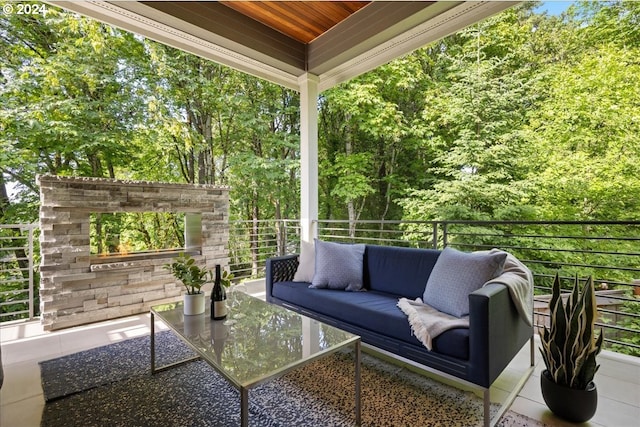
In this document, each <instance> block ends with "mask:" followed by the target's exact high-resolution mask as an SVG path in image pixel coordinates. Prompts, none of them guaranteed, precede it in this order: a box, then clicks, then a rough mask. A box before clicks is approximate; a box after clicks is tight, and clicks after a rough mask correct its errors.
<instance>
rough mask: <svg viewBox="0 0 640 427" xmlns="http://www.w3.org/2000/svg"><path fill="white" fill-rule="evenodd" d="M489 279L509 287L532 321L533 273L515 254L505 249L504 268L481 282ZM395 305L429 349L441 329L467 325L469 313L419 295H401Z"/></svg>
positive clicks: (492, 251) (526, 318)
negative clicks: (458, 313)
mask: <svg viewBox="0 0 640 427" xmlns="http://www.w3.org/2000/svg"><path fill="white" fill-rule="evenodd" d="M485 252H489V253H495V252H501V251H500V250H498V249H492V250H490V251H485ZM491 283H498V284H502V285H505V286H506V287H507V289H509V295H510V296H511V300H512V301H513V303H514V304H515V306H516V308H517V310H518V313H519V314H520V316H521V317H522V319H523V320H524V321H525V322H526V323H527V324H528V325H532V324H533V322H532V320H533V274H532V273H531V271H530V270H529V269H528V268H527V267H526V266H525V265H524V264H523V263H521V262H520V261H519V260H518V259H517V258H516V257H514V256H513V255H511V254H510V253H508V252H507V258H506V260H505V262H504V269H503V272H502V274H501V275H500V276H498V277H496V278H495V279H491V280H489V281H488V282H487V283H485V284H484V285H483V286H486V285H489V284H491ZM397 305H398V308H400V310H402V311H403V312H404V314H406V315H407V316H408V317H409V324H410V325H411V330H412V332H413V335H415V337H416V338H418V340H420V342H421V343H422V344H423V345H424V346H425V347H426V348H427V349H429V350H431V346H432V341H433V340H434V339H435V338H436V337H437V336H438V335H440V334H441V333H443V332H445V331H447V330H449V329H453V328H460V327H467V328H468V327H469V316H465V317H462V318H458V317H455V316H451V315H449V314H446V313H442V312H441V311H438V310H436V309H435V308H433V307H431V306H430V305H428V304H425V303H424V302H422V299H420V298H416V300H415V301H411V300H409V299H407V298H400V300H399V301H398V304H397Z"/></svg>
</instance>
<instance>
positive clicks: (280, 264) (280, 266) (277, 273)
mask: <svg viewBox="0 0 640 427" xmlns="http://www.w3.org/2000/svg"><path fill="white" fill-rule="evenodd" d="M297 269H298V255H297V254H293V255H285V256H281V257H274V258H269V259H267V263H266V271H265V276H266V277H265V285H266V292H267V301H271V291H272V289H273V284H274V283H277V282H290V281H292V280H293V276H294V275H295V274H296V270H297Z"/></svg>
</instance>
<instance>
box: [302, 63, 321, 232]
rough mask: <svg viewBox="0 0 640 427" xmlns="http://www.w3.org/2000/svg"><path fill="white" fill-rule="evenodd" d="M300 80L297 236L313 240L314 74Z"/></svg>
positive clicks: (315, 211) (315, 197) (315, 166)
mask: <svg viewBox="0 0 640 427" xmlns="http://www.w3.org/2000/svg"><path fill="white" fill-rule="evenodd" d="M298 82H299V83H300V238H301V239H302V240H304V241H307V242H313V238H314V237H315V230H314V221H317V219H318V82H319V79H318V76H315V75H313V74H309V73H306V74H304V75H303V76H300V78H299V79H298Z"/></svg>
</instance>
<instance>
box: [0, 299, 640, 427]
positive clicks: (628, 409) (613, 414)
mask: <svg viewBox="0 0 640 427" xmlns="http://www.w3.org/2000/svg"><path fill="white" fill-rule="evenodd" d="M251 293H252V294H254V295H256V296H259V297H260V296H261V297H264V293H262V294H261V293H260V292H259V290H258V291H253V292H251ZM157 328H158V330H162V329H163V325H162V324H158V325H157ZM148 333H149V315H148V314H140V315H136V316H131V317H127V318H122V319H116V320H111V321H108V322H101V323H97V324H92V325H87V326H82V327H76V328H71V329H67V330H62V331H57V332H43V331H42V328H41V327H40V324H39V323H38V322H29V323H19V324H12V325H7V326H2V327H0V344H1V345H2V363H3V365H4V371H5V379H4V385H3V386H2V389H1V390H0V426H1V427H37V426H39V425H40V417H41V413H42V408H43V407H44V399H43V396H42V387H41V385H40V370H39V367H38V362H39V361H41V360H47V359H51V358H54V357H58V356H62V355H66V354H70V353H75V352H78V351H81V350H84V349H89V348H93V347H98V346H102V345H106V344H109V343H114V342H117V341H122V340H125V339H128V338H133V337H137V336H141V335H145V334H148ZM536 352H537V349H536ZM528 355H529V346H528V345H527V346H525V347H524V348H523V351H522V352H521V354H520V355H519V356H518V358H517V359H519V360H517V361H516V362H517V365H518V366H520V367H522V366H525V367H526V366H527V363H528V357H529V356H528ZM598 360H599V363H600V364H601V368H600V371H599V372H598V374H597V375H596V382H597V385H598V391H599V403H598V411H597V412H596V415H595V416H594V418H593V419H592V420H591V421H590V422H588V423H584V424H582V426H588V427H596V426H611V427H635V426H638V425H640V358H634V357H629V356H623V355H618V354H615V353H611V352H603V353H602V354H601V355H600V357H599V359H598ZM543 365H544V364H543V363H542V361H541V357H540V356H539V354H536V368H535V370H534V373H533V374H532V375H531V377H530V378H529V380H528V381H527V382H526V383H525V385H524V387H523V388H522V390H521V391H520V393H519V394H518V396H517V397H516V399H515V401H514V402H513V405H512V406H511V409H512V410H514V411H515V412H518V413H521V414H524V415H527V416H528V417H531V418H533V419H537V420H541V421H543V422H544V423H546V424H547V425H549V426H559V427H566V426H571V425H573V424H571V423H567V422H563V421H561V420H559V419H557V418H556V417H554V416H553V414H551V413H550V412H549V411H548V410H547V408H546V406H545V404H544V401H543V400H542V395H541V393H540V378H539V375H540V372H541V370H542V369H543ZM517 369H518V368H516V371H515V372H505V374H503V376H501V377H500V378H499V379H498V380H497V381H496V390H494V389H493V388H492V397H494V396H497V397H498V398H500V396H501V395H506V394H507V393H506V392H505V391H504V390H502V389H508V387H509V386H508V384H510V383H512V382H513V380H514V378H517V377H518V372H517Z"/></svg>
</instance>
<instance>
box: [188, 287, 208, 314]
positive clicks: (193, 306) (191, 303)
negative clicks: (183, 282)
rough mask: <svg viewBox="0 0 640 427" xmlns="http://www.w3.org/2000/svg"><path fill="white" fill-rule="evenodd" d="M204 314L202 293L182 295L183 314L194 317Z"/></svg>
mask: <svg viewBox="0 0 640 427" xmlns="http://www.w3.org/2000/svg"><path fill="white" fill-rule="evenodd" d="M202 313H204V292H201V293H199V294H195V295H189V294H184V314H185V316H194V315H197V314H202Z"/></svg>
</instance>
